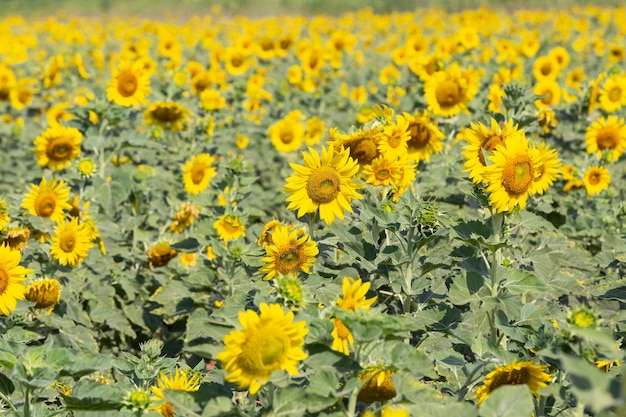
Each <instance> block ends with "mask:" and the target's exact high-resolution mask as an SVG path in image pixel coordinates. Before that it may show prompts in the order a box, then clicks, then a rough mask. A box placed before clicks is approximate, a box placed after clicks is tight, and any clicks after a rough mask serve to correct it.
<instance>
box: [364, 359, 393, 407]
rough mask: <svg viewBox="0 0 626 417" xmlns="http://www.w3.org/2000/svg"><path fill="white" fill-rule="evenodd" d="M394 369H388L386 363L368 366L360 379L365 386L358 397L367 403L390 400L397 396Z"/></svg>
mask: <svg viewBox="0 0 626 417" xmlns="http://www.w3.org/2000/svg"><path fill="white" fill-rule="evenodd" d="M393 373H394V370H393V369H388V368H386V367H385V366H384V365H382V364H380V365H374V366H368V367H367V368H365V369H364V370H363V371H362V372H361V373H360V374H359V379H360V380H361V381H363V386H362V387H361V390H360V391H359V394H358V397H357V399H358V400H359V401H363V402H366V403H373V402H377V401H388V400H390V399H392V398H393V397H395V396H396V388H395V386H394V385H393V381H392V380H391V375H392V374H393Z"/></svg>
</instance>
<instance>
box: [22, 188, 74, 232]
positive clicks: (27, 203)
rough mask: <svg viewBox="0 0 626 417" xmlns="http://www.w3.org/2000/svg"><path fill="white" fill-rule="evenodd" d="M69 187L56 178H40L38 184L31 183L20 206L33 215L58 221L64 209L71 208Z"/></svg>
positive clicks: (62, 215)
mask: <svg viewBox="0 0 626 417" xmlns="http://www.w3.org/2000/svg"><path fill="white" fill-rule="evenodd" d="M69 196H70V188H69V187H68V186H67V184H66V183H65V182H64V181H63V180H60V181H58V183H57V179H56V178H55V179H52V180H50V181H48V180H46V179H45V178H42V179H41V182H40V183H39V185H35V184H31V191H30V192H29V193H28V194H27V195H26V197H25V198H24V201H23V202H22V207H23V208H25V209H26V210H28V212H29V213H30V214H31V215H33V216H38V217H45V218H48V219H50V220H52V221H54V222H57V223H59V222H60V221H62V220H63V217H64V216H65V214H64V212H63V211H64V210H69V209H71V208H72V206H71V204H70V203H69V201H68V200H69Z"/></svg>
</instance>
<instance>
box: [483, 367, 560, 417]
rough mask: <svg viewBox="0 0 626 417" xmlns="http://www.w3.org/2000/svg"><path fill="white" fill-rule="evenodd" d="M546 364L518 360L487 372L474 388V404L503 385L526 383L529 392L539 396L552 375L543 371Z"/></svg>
mask: <svg viewBox="0 0 626 417" xmlns="http://www.w3.org/2000/svg"><path fill="white" fill-rule="evenodd" d="M547 368H548V367H547V366H546V365H535V364H534V363H533V362H518V363H513V364H510V365H506V366H499V367H497V368H496V369H494V370H493V371H491V372H489V373H488V374H487V376H486V377H485V381H484V383H483V385H481V386H480V387H479V388H478V389H477V390H476V395H475V397H474V398H476V400H477V401H476V405H477V406H480V405H481V404H482V403H483V402H484V401H485V400H486V399H487V397H489V395H490V394H491V393H492V392H493V391H495V390H496V389H498V388H500V387H501V386H503V385H521V384H526V385H527V386H528V388H529V389H530V392H531V393H532V394H533V395H534V396H535V397H537V398H539V393H538V391H539V390H540V389H541V388H544V387H546V386H547V384H548V383H549V382H550V381H551V380H552V377H551V376H550V375H549V374H547V373H546V372H545V370H546V369H547Z"/></svg>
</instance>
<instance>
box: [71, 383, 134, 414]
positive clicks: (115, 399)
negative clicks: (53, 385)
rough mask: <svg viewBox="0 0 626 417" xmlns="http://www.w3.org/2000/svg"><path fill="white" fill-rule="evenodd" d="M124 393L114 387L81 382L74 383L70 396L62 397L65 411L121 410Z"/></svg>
mask: <svg viewBox="0 0 626 417" xmlns="http://www.w3.org/2000/svg"><path fill="white" fill-rule="evenodd" d="M123 398H124V393H123V391H122V390H121V389H119V388H118V387H117V386H116V385H112V384H111V385H109V384H102V383H100V382H96V381H90V380H83V381H79V382H77V383H76V385H75V386H74V387H73V389H72V395H63V400H64V402H65V408H66V409H67V410H84V411H104V410H119V409H120V408H122V405H123V404H122V403H121V401H120V400H122V399H123Z"/></svg>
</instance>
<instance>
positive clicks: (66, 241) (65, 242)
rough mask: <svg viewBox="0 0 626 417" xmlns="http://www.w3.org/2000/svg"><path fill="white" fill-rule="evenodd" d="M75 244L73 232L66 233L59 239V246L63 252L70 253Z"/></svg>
mask: <svg viewBox="0 0 626 417" xmlns="http://www.w3.org/2000/svg"><path fill="white" fill-rule="evenodd" d="M75 246H76V236H74V234H73V233H72V234H66V235H65V236H61V237H60V239H59V247H60V248H61V250H62V251H63V252H65V253H71V252H72V251H73V250H74V247H75Z"/></svg>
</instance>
